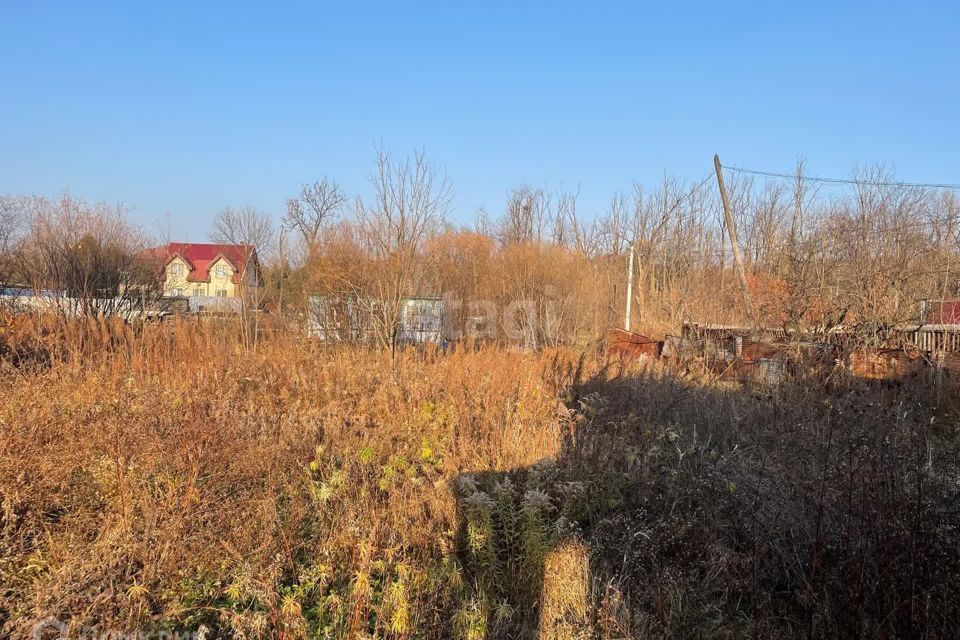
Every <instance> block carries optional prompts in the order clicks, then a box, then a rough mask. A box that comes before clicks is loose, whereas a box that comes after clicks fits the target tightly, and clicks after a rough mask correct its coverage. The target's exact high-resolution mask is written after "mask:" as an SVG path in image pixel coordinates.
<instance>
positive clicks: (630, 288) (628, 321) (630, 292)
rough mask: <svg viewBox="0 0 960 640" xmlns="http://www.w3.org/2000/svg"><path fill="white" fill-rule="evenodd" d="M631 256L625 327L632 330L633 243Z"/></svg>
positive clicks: (628, 265) (629, 259) (631, 244)
mask: <svg viewBox="0 0 960 640" xmlns="http://www.w3.org/2000/svg"><path fill="white" fill-rule="evenodd" d="M629 255H630V257H629V258H627V260H628V261H629V262H627V311H626V313H625V314H624V319H623V328H624V329H626V330H627V331H630V304H631V303H632V301H633V243H632V242H631V243H630V254H629Z"/></svg>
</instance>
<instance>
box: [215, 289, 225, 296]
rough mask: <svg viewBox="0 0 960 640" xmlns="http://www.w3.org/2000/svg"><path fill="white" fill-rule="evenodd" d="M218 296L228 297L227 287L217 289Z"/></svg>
mask: <svg viewBox="0 0 960 640" xmlns="http://www.w3.org/2000/svg"><path fill="white" fill-rule="evenodd" d="M217 297H218V298H226V297H227V290H226V289H217Z"/></svg>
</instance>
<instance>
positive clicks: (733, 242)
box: [713, 154, 754, 322]
mask: <svg viewBox="0 0 960 640" xmlns="http://www.w3.org/2000/svg"><path fill="white" fill-rule="evenodd" d="M713 167H714V169H715V170H716V172H717V184H718V185H719V186H720V199H721V200H722V201H723V219H724V222H725V223H726V225H727V233H728V234H729V235H730V248H731V249H733V262H734V264H735V265H736V267H737V275H738V276H740V285H741V286H742V287H743V299H744V302H745V303H746V306H747V317H748V318H750V322H753V321H754V317H753V303H752V302H751V301H750V287H749V286H748V285H747V272H746V271H745V270H744V268H743V259H742V258H741V257H740V243H739V242H738V241H737V229H736V227H735V226H734V225H733V215H732V214H731V213H730V198H729V197H727V187H726V185H725V184H724V183H723V167H722V165H721V164H720V156H719V155H716V154H714V156H713Z"/></svg>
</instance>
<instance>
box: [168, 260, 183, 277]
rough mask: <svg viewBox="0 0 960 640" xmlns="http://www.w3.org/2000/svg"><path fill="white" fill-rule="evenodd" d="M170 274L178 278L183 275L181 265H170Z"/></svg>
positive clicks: (177, 263)
mask: <svg viewBox="0 0 960 640" xmlns="http://www.w3.org/2000/svg"><path fill="white" fill-rule="evenodd" d="M170 274H171V275H173V276H176V277H177V278H179V277H180V276H182V275H183V265H182V264H180V263H179V262H174V263H173V264H172V265H170Z"/></svg>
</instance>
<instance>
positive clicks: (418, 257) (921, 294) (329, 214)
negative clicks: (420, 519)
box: [0, 148, 960, 348]
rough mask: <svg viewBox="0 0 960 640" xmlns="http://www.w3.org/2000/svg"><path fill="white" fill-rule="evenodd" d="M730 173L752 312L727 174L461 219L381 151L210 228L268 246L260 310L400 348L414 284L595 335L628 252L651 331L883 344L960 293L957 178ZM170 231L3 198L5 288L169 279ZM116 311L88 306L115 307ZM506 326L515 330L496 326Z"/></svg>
mask: <svg viewBox="0 0 960 640" xmlns="http://www.w3.org/2000/svg"><path fill="white" fill-rule="evenodd" d="M726 182H727V188H728V191H729V200H730V206H731V212H732V220H733V224H734V226H735V228H736V231H737V235H738V237H739V243H740V250H741V253H742V256H743V263H744V268H745V270H746V273H747V283H748V289H749V293H750V296H749V299H750V300H751V302H752V308H748V306H747V304H746V300H747V297H746V296H745V295H744V291H743V290H742V287H741V285H740V282H739V281H738V279H737V278H736V277H735V276H734V271H733V266H734V265H733V263H732V259H731V255H732V254H731V250H730V249H731V247H730V242H729V233H728V231H729V230H728V229H726V227H725V223H724V217H723V215H722V207H721V202H720V196H719V192H718V189H717V183H716V181H715V178H714V176H713V174H712V173H708V174H705V176H704V178H703V179H702V180H698V181H693V182H690V181H683V180H677V179H673V178H669V177H668V178H665V179H664V180H663V182H662V183H661V184H657V185H642V184H639V183H637V184H633V185H631V186H630V187H629V188H628V189H626V190H624V191H621V192H617V193H615V194H613V195H612V196H611V198H610V201H609V204H608V206H607V207H606V208H605V210H604V211H602V212H594V211H584V210H583V207H582V206H581V205H580V198H579V194H578V193H577V192H576V191H563V190H560V191H550V190H547V189H542V188H536V187H533V186H530V185H525V184H521V185H518V186H516V187H514V188H513V189H512V190H511V192H510V194H509V197H508V198H507V201H506V202H505V203H504V206H503V209H502V211H500V212H499V213H497V214H492V215H491V214H490V213H488V212H486V211H482V210H481V211H479V212H477V213H476V215H475V216H474V217H473V220H472V222H470V223H469V224H455V223H453V222H452V221H451V198H452V188H453V187H452V183H451V181H450V179H449V177H448V176H447V175H446V173H445V172H444V170H443V169H442V168H441V167H439V166H438V165H436V164H433V163H432V162H430V161H429V160H428V158H427V157H426V155H425V154H424V153H423V152H422V151H415V152H413V153H412V154H410V155H408V156H404V157H397V156H394V155H393V154H391V153H390V152H389V151H387V150H385V149H382V148H381V149H378V151H377V153H376V157H375V162H374V168H373V171H372V172H371V174H370V180H369V188H368V189H367V190H366V192H365V193H362V194H357V195H351V194H348V193H346V191H345V190H344V189H343V188H342V187H341V186H340V185H339V184H338V183H337V182H336V180H335V179H333V178H330V177H322V178H321V179H319V180H318V181H316V182H314V183H312V184H306V185H303V186H302V187H301V188H300V189H299V191H298V192H296V193H294V194H292V195H291V197H290V198H289V199H288V201H287V202H286V207H285V211H284V212H283V214H282V215H281V216H272V215H270V214H269V213H267V212H264V211H260V210H257V209H255V208H253V207H238V208H235V207H229V208H224V209H222V210H221V211H220V212H218V214H217V215H216V217H215V219H214V222H213V225H212V228H211V231H210V239H211V240H214V241H218V242H230V243H240V242H246V243H250V244H253V245H254V246H256V247H257V250H258V253H259V255H260V258H261V261H262V262H263V265H264V267H263V268H264V272H263V276H264V284H265V288H264V290H263V295H262V296H260V298H261V300H259V302H262V303H263V304H262V306H263V307H264V308H267V309H269V310H270V311H272V312H274V313H277V314H280V315H282V316H286V317H304V316H306V315H309V314H310V313H311V312H312V307H311V305H310V303H309V300H310V298H311V296H320V297H322V298H323V299H324V300H326V301H328V302H329V303H330V304H327V305H326V306H325V309H326V310H327V311H330V310H331V309H336V308H337V305H349V306H350V308H351V310H352V311H351V312H352V313H355V314H356V313H360V314H361V315H362V317H363V318H364V322H365V323H366V324H367V325H368V329H369V331H368V332H366V333H365V334H364V336H365V337H364V339H367V340H370V341H372V342H375V343H377V344H379V345H381V346H383V347H387V348H389V347H395V346H396V341H397V327H398V324H399V321H400V317H401V314H402V311H403V304H404V300H405V299H407V298H409V297H418V296H419V297H431V298H436V297H443V299H444V304H445V306H446V308H447V309H448V311H449V315H450V323H449V324H448V327H450V326H452V327H454V328H455V329H456V330H457V333H458V335H479V336H484V337H487V338H491V339H499V340H505V339H509V340H510V341H514V342H520V343H522V344H523V345H525V346H530V347H543V346H551V345H560V344H583V343H586V342H589V341H591V340H595V339H597V338H599V337H600V336H602V335H603V334H604V332H605V331H606V329H607V328H608V327H610V326H617V325H620V324H622V322H623V312H624V307H625V302H626V298H625V296H626V284H627V283H626V280H627V261H628V259H630V256H631V254H632V256H633V260H634V263H633V266H634V269H633V274H634V276H633V287H632V294H633V300H632V305H631V307H632V310H633V317H632V318H631V325H632V326H633V327H634V328H636V329H637V330H640V331H642V332H647V333H651V334H654V335H662V334H665V333H670V332H676V331H677V330H679V327H680V324H681V323H682V322H683V321H685V320H693V321H699V322H713V323H726V324H747V323H751V322H752V323H754V324H760V325H764V326H776V327H783V328H786V329H787V330H788V331H790V332H792V333H795V334H797V335H801V334H810V333H821V334H822V333H824V332H828V331H830V330H832V329H834V328H836V327H840V326H842V327H844V328H845V329H847V330H848V331H851V332H855V333H857V334H858V335H861V336H863V337H864V339H867V340H869V339H871V337H875V336H877V335H880V334H882V332H883V331H884V330H886V329H889V328H891V327H893V326H895V325H898V324H903V323H909V322H916V321H918V320H921V318H919V316H918V312H919V307H918V301H919V300H922V299H948V298H951V297H953V296H956V295H958V294H960V277H958V256H960V201H958V198H957V194H956V192H955V191H954V190H952V189H950V188H936V187H926V186H918V185H909V184H903V183H899V182H897V181H896V179H895V177H894V175H893V173H892V171H890V170H889V169H886V168H883V167H870V168H860V169H856V170H854V171H853V172H852V174H851V176H850V178H849V180H847V181H844V182H843V183H840V184H836V183H830V182H825V181H821V180H818V179H816V178H811V177H810V176H809V175H808V174H807V170H806V167H805V164H804V162H803V161H800V162H798V164H797V166H796V167H795V170H794V172H793V175H792V176H791V177H785V176H755V175H751V174H748V173H742V172H737V171H732V172H730V174H729V175H727V181H726ZM173 239H175V238H173ZM158 243H160V239H158V238H156V237H151V236H150V235H149V234H147V233H145V232H144V231H143V230H142V229H141V228H139V227H138V226H137V225H135V224H133V223H132V222H131V220H130V218H129V215H128V212H127V211H126V210H125V209H124V208H123V207H122V206H109V205H105V204H90V203H86V202H84V201H82V200H80V199H76V198H72V197H70V196H63V197H62V198H60V199H56V200H55V199H48V198H42V197H36V196H30V197H18V196H4V197H2V198H0V285H2V286H6V287H10V286H12V285H20V286H26V287H30V288H33V289H43V290H57V291H66V292H69V293H71V294H73V296H74V297H76V298H78V299H81V300H91V299H96V298H99V299H104V298H115V299H122V298H124V297H133V296H135V295H138V296H140V298H141V299H143V298H144V297H145V292H147V291H149V292H151V295H159V294H160V293H162V292H159V291H158V290H157V289H156V277H155V271H152V270H151V269H145V268H144V266H143V264H142V261H140V260H138V256H139V255H140V253H141V251H142V250H143V249H144V248H146V247H148V246H150V245H151V244H158ZM100 307H102V304H100ZM100 307H97V309H91V311H94V310H95V311H98V312H111V311H119V310H111V309H103V308H100ZM340 313H341V314H343V313H345V311H344V310H343V308H341V309H340ZM505 316H509V318H507V317H505ZM505 322H511V323H513V325H514V329H515V330H514V331H512V332H510V333H509V335H507V334H505V333H503V332H502V331H496V330H495V329H494V330H492V329H491V325H493V326H494V328H495V327H496V326H498V325H502V324H503V323H505Z"/></svg>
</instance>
